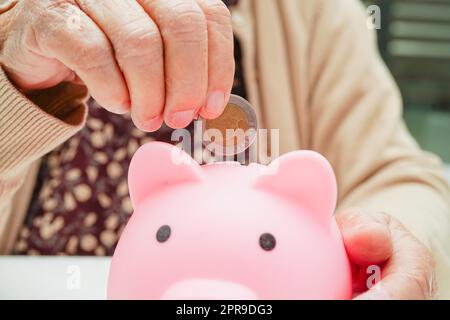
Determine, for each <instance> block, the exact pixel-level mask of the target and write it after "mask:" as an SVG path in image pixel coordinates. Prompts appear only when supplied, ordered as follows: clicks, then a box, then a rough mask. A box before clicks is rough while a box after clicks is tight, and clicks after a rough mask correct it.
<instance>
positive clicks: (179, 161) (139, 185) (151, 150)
mask: <svg viewBox="0 0 450 320" xmlns="http://www.w3.org/2000/svg"><path fill="white" fill-rule="evenodd" d="M201 180H202V171H201V169H200V165H198V164H197V162H195V161H194V160H193V159H192V158H191V157H190V156H189V155H188V154H186V153H185V152H184V151H182V150H181V149H179V148H177V147H174V146H172V145H170V144H167V143H162V142H150V143H147V144H145V145H143V146H142V147H141V148H139V149H138V151H137V152H136V153H135V155H134V156H133V159H132V160H131V163H130V169H129V172H128V185H129V189H130V197H131V202H132V204H133V208H135V209H136V207H137V206H138V205H139V203H140V202H141V201H142V200H144V199H145V198H146V197H148V196H149V195H151V194H152V193H154V192H156V191H159V190H160V189H161V188H163V187H165V186H168V185H176V184H180V183H185V182H197V181H201Z"/></svg>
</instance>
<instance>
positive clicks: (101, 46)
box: [71, 37, 111, 71]
mask: <svg viewBox="0 0 450 320" xmlns="http://www.w3.org/2000/svg"><path fill="white" fill-rule="evenodd" d="M99 38H100V37H94V38H90V39H86V38H83V39H81V38H79V39H78V40H77V41H78V42H77V43H76V45H75V47H76V50H74V51H75V52H74V53H73V56H72V59H71V64H72V66H73V67H74V69H76V70H79V71H89V70H91V69H97V68H101V67H104V66H106V65H109V64H110V55H111V47H110V45H109V43H108V42H107V41H106V40H105V39H102V38H100V39H99Z"/></svg>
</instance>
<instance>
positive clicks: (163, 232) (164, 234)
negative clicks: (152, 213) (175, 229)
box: [156, 225, 172, 243]
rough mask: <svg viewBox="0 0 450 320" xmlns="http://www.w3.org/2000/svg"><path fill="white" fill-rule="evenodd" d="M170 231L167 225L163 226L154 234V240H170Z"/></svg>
mask: <svg viewBox="0 0 450 320" xmlns="http://www.w3.org/2000/svg"><path fill="white" fill-rule="evenodd" d="M171 232H172V230H171V229H170V227H169V226H168V225H164V226H162V227H161V228H159V229H158V232H156V240H158V242H161V243H163V242H166V241H167V240H168V239H169V238H170V234H171Z"/></svg>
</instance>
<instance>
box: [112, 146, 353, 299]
mask: <svg viewBox="0 0 450 320" xmlns="http://www.w3.org/2000/svg"><path fill="white" fill-rule="evenodd" d="M178 150H179V149H175V147H173V146H171V145H168V144H164V143H159V142H154V143H150V144H147V145H144V146H143V147H141V148H140V149H139V150H138V151H137V153H136V155H135V156H134V158H133V160H132V162H131V165H130V171H129V187H130V196H131V199H132V203H133V207H134V209H135V212H134V214H133V216H132V217H131V219H130V221H129V223H128V225H127V226H126V228H125V229H124V231H123V233H122V236H121V239H120V241H119V243H118V246H117V248H116V251H115V254H114V257H113V259H112V264H111V269H110V275H109V284H108V298H110V299H188V300H191V299H238V300H241V299H249V300H252V299H264V300H273V299H349V298H351V295H352V282H351V270H350V263H349V261H348V259H347V255H346V252H345V248H344V244H343V242H342V239H341V235H340V232H339V229H338V227H337V225H336V223H335V221H334V218H333V212H334V209H335V204H336V198H337V190H336V181H335V178H334V174H333V171H332V168H331V166H330V165H329V163H328V162H327V161H326V160H325V159H324V158H323V157H322V156H320V155H319V154H317V153H315V152H312V151H297V152H292V153H289V154H287V155H284V156H282V157H281V158H279V159H278V160H277V161H275V162H274V163H272V164H271V165H270V166H269V167H263V166H261V165H258V164H252V165H250V166H241V165H240V164H238V163H233V162H227V163H216V164H212V165H206V166H203V167H201V166H199V165H198V164H196V163H195V162H194V161H193V160H192V159H190V157H189V156H188V155H187V154H184V153H182V157H181V158H180V157H179V155H180V152H182V151H178ZM174 155H178V156H175V157H174ZM180 159H184V160H190V161H184V160H183V161H179V160H180ZM263 169H270V170H268V171H265V170H263ZM264 172H266V173H271V174H262V173H264Z"/></svg>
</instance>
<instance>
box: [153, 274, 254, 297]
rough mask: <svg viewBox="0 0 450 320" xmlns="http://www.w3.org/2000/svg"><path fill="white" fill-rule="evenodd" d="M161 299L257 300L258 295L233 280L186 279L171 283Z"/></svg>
mask: <svg viewBox="0 0 450 320" xmlns="http://www.w3.org/2000/svg"><path fill="white" fill-rule="evenodd" d="M161 299H163V300H257V299H258V296H257V295H256V294H255V293H254V292H253V291H252V290H251V289H250V288H247V287H246V286H243V285H241V284H238V283H235V282H229V281H222V280H210V279H188V280H184V281H180V282H176V283H174V284H173V285H171V286H170V287H169V288H168V289H167V290H166V291H165V292H164V293H163V296H162V297H161Z"/></svg>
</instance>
